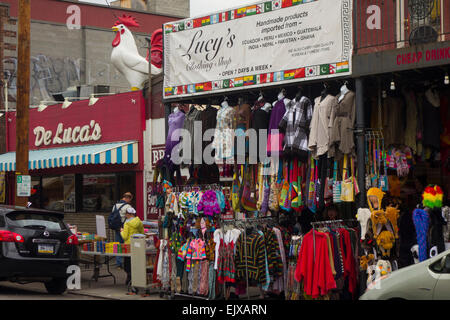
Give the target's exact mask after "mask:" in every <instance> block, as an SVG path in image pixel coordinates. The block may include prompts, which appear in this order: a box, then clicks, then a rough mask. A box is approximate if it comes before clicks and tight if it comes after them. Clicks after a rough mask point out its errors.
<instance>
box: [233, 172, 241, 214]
mask: <svg viewBox="0 0 450 320" xmlns="http://www.w3.org/2000/svg"><path fill="white" fill-rule="evenodd" d="M239 171H240V170H239V166H237V165H235V166H234V175H233V184H232V186H231V206H232V208H233V211H234V212H239V211H240V201H239V199H240V189H241V182H240V179H239V178H240V172H239Z"/></svg>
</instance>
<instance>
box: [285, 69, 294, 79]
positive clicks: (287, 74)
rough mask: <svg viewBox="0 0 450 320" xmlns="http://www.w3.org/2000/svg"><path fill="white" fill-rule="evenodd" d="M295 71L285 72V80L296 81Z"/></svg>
mask: <svg viewBox="0 0 450 320" xmlns="http://www.w3.org/2000/svg"><path fill="white" fill-rule="evenodd" d="M294 75H295V70H286V71H285V72H284V80H291V79H294Z"/></svg>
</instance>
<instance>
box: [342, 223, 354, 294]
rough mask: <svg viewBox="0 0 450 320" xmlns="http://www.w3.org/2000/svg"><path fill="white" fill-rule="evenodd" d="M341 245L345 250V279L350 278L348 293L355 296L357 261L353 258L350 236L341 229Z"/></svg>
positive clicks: (343, 256)
mask: <svg viewBox="0 0 450 320" xmlns="http://www.w3.org/2000/svg"><path fill="white" fill-rule="evenodd" d="M338 231H339V234H340V237H339V238H340V243H341V248H344V245H345V250H343V255H342V258H343V260H344V261H343V262H344V279H345V278H346V277H348V291H349V292H350V293H351V294H352V295H353V296H354V295H355V292H356V276H357V275H356V266H355V259H354V257H353V251H352V245H351V243H350V234H349V232H348V231H347V230H345V229H339V230H338Z"/></svg>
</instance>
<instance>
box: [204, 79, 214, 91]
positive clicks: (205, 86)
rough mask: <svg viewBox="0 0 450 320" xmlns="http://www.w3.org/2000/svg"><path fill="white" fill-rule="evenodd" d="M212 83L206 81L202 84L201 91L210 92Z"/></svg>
mask: <svg viewBox="0 0 450 320" xmlns="http://www.w3.org/2000/svg"><path fill="white" fill-rule="evenodd" d="M212 85H213V84H212V82H211V81H208V82H205V83H203V91H211V90H212Z"/></svg>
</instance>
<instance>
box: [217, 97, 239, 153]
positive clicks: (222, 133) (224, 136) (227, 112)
mask: <svg viewBox="0 0 450 320" xmlns="http://www.w3.org/2000/svg"><path fill="white" fill-rule="evenodd" d="M235 128H236V111H235V109H234V108H233V107H230V106H229V105H228V103H227V104H226V106H225V107H221V108H220V109H219V111H217V125H216V130H215V133H214V141H213V147H214V149H215V150H216V151H215V158H216V160H218V161H221V160H226V159H230V158H232V157H233V155H234V152H233V140H234V129H235Z"/></svg>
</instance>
